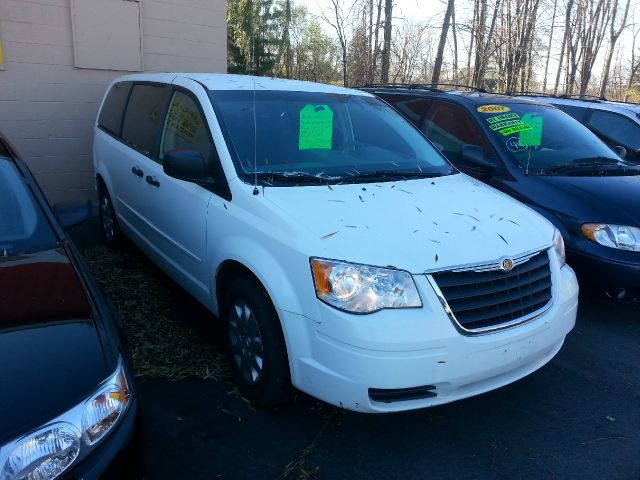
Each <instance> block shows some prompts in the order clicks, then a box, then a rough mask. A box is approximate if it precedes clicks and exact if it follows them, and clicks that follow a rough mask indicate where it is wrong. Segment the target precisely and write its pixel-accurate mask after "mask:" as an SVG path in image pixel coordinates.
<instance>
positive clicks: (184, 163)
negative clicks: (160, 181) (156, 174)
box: [162, 149, 211, 183]
mask: <svg viewBox="0 0 640 480" xmlns="http://www.w3.org/2000/svg"><path fill="white" fill-rule="evenodd" d="M162 168H163V170H164V173H166V174H167V175H169V176H170V177H174V178H177V179H179V180H185V181H187V182H194V183H202V182H205V181H210V180H211V179H210V178H207V172H206V167H205V162H204V158H203V157H202V154H201V153H200V152H198V151H197V150H190V149H184V150H170V151H169V152H167V153H166V154H165V155H164V159H163V162H162Z"/></svg>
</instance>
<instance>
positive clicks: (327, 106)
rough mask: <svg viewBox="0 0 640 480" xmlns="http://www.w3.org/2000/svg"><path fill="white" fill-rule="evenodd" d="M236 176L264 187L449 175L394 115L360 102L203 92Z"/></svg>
mask: <svg viewBox="0 0 640 480" xmlns="http://www.w3.org/2000/svg"><path fill="white" fill-rule="evenodd" d="M210 97H211V101H212V103H213V106H214V109H215V111H216V115H217V117H218V122H219V123H220V125H221V127H222V130H223V134H224V136H225V140H226V142H227V145H228V147H229V150H230V152H231V155H232V157H233V160H234V163H235V168H236V171H237V173H238V176H239V177H241V178H242V179H243V180H245V181H247V182H253V181H254V176H255V177H256V178H257V180H258V182H260V183H261V184H263V185H264V184H267V185H279V186H285V185H298V184H317V183H327V182H328V183H355V182H371V181H385V180H398V179H404V178H427V177H438V176H443V175H449V174H452V173H455V172H456V170H455V169H453V168H452V167H451V165H450V164H449V163H448V162H447V161H446V160H445V159H444V158H443V156H442V155H441V154H440V153H439V152H438V151H437V150H436V149H435V148H434V147H433V146H432V145H431V144H430V143H429V142H428V141H427V140H426V139H425V138H424V136H423V135H422V134H421V133H420V132H419V131H418V130H417V129H416V128H415V127H413V126H412V125H411V124H410V123H409V122H408V121H406V120H405V119H404V118H403V117H402V116H401V115H399V114H398V113H396V112H395V111H394V110H393V109H392V108H390V107H389V106H387V105H386V104H385V103H383V102H382V101H380V100H378V99H376V98H374V97H369V96H366V95H357V94H356V95H348V94H331V93H321V92H297V91H276V90H259V91H255V92H254V91H253V90H249V91H247V90H241V91H213V92H210Z"/></svg>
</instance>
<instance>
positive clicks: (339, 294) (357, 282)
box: [311, 258, 422, 313]
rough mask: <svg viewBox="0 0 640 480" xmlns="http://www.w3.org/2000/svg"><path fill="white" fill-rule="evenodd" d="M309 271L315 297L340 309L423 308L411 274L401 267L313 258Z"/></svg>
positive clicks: (364, 311)
mask: <svg viewBox="0 0 640 480" xmlns="http://www.w3.org/2000/svg"><path fill="white" fill-rule="evenodd" d="M311 271H312V273H313V281H314V284H315V288H316V295H317V297H318V298H319V299H320V300H322V301H323V302H325V303H328V304H329V305H331V306H333V307H336V308H338V309H340V310H345V311H347V312H351V313H373V312H377V311H378V310H382V309H383V308H417V307H422V302H421V300H420V295H419V294H418V290H417V289H416V284H415V283H414V281H413V278H412V277H411V274H410V273H409V272H405V271H403V270H396V269H392V268H379V267H371V266H368V265H360V264H355V263H347V262H340V261H335V260H325V259H319V258H312V259H311Z"/></svg>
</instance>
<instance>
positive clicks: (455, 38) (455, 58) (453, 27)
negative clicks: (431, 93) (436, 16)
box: [451, 9, 460, 83]
mask: <svg viewBox="0 0 640 480" xmlns="http://www.w3.org/2000/svg"><path fill="white" fill-rule="evenodd" d="M451 33H452V36H453V65H452V70H453V83H460V82H459V79H458V34H457V31H456V11H455V9H454V10H453V13H452V14H451Z"/></svg>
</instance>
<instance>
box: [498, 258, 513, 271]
mask: <svg viewBox="0 0 640 480" xmlns="http://www.w3.org/2000/svg"><path fill="white" fill-rule="evenodd" d="M500 267H501V268H502V270H504V271H505V272H508V271H509V270H512V269H513V260H511V259H510V258H505V259H504V260H502V263H501V264H500Z"/></svg>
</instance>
